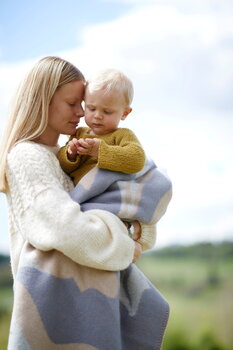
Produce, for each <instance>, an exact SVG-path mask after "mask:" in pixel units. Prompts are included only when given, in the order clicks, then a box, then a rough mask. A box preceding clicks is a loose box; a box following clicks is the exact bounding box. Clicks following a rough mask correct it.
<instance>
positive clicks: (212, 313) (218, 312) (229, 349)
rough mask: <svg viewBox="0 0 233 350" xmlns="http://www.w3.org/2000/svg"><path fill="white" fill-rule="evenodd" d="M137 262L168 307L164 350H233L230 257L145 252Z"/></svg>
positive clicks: (231, 266) (231, 269) (231, 268)
mask: <svg viewBox="0 0 233 350" xmlns="http://www.w3.org/2000/svg"><path fill="white" fill-rule="evenodd" d="M138 265H139V267H140V268H141V269H142V271H143V272H144V273H145V275H147V276H148V278H149V279H150V280H151V281H152V283H154V285H155V286H156V287H157V288H158V289H159V290H160V291H161V293H162V294H163V295H164V296H165V298H166V299H167V300H168V302H169V304H170V307H171V314H170V319H169V323H168V328H167V331H166V336H165V341H164V350H175V349H176V345H175V344H178V345H177V346H178V347H177V349H179V350H186V349H187V350H189V349H190V350H196V349H198V350H233V332H232V330H233V317H232V315H233V281H232V280H231V276H232V272H233V261H232V259H227V260H225V261H223V260H217V261H216V260H212V259H197V258H187V257H185V258H182V257H181V258H166V259H165V258H155V257H154V256H153V258H152V257H151V255H149V254H148V255H146V254H145V255H144V257H143V258H142V259H141V261H140V262H139V263H138Z"/></svg>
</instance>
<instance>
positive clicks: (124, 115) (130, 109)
mask: <svg viewBox="0 0 233 350" xmlns="http://www.w3.org/2000/svg"><path fill="white" fill-rule="evenodd" d="M131 112H132V108H131V107H127V108H126V109H125V110H124V113H123V115H122V117H121V120H125V118H126V117H127V115H128V114H129V113H131Z"/></svg>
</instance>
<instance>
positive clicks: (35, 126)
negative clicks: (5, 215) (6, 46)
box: [0, 56, 84, 193]
mask: <svg viewBox="0 0 233 350" xmlns="http://www.w3.org/2000/svg"><path fill="white" fill-rule="evenodd" d="M74 80H83V81H84V76H83V74H82V73H81V72H80V71H79V70H78V69H77V68H76V67H75V66H74V65H72V64H71V63H69V62H67V61H65V60H63V59H61V58H60V57H54V56H48V57H44V58H42V59H41V60H39V61H38V62H37V63H36V64H35V65H34V67H33V68H32V69H31V71H30V72H29V73H28V74H27V76H26V77H25V79H24V80H23V81H22V82H21V84H20V86H19V88H18V90H17V91H16V94H15V96H14V99H13V105H12V108H11V112H10V115H9V119H8V123H7V126H6V129H5V133H4V135H3V138H2V141H1V145H0V192H5V193H6V192H7V190H8V184H7V179H6V164H7V155H8V153H9V152H10V150H11V149H12V147H13V146H14V145H16V144H17V143H19V142H22V141H26V140H33V139H35V138H37V137H39V136H40V135H41V134H42V133H43V131H44V130H45V129H46V127H47V124H48V110H49V104H50V101H51V99H52V97H53V95H54V93H55V92H56V90H57V89H58V88H59V87H60V86H62V85H65V84H67V83H70V82H72V81H74Z"/></svg>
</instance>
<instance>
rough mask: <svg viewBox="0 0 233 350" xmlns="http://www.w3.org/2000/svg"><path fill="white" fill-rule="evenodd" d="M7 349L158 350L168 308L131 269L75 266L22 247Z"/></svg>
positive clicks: (57, 254)
mask: <svg viewBox="0 0 233 350" xmlns="http://www.w3.org/2000/svg"><path fill="white" fill-rule="evenodd" d="M14 298H15V299H14V307H13V313H12V322H11V328H10V336H9V343H8V350H42V349H43V350H159V349H161V344H162V340H163V335H164V331H165V328H166V324H167V320H168V313H169V306H168V304H167V301H166V300H165V299H164V298H163V296H162V295H161V294H160V293H159V292H158V291H157V289H156V288H155V287H154V286H153V285H152V284H151V283H150V281H149V280H148V279H147V278H146V277H145V276H144V275H143V273H142V272H141V271H140V270H139V269H138V268H137V267H136V266H135V265H134V264H132V265H130V266H129V267H128V268H127V269H126V270H124V271H121V272H109V271H101V270H97V269H92V268H89V267H85V266H81V265H79V264H77V263H75V262H73V261H72V260H70V259H69V258H68V257H66V256H64V255H63V254H62V253H60V252H58V251H56V250H53V251H49V252H42V251H39V250H37V249H35V248H34V247H32V246H31V245H30V244H29V243H25V245H24V248H23V250H22V253H21V258H20V263H19V269H18V273H17V278H16V279H15V284H14Z"/></svg>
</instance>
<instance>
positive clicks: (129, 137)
mask: <svg viewBox="0 0 233 350" xmlns="http://www.w3.org/2000/svg"><path fill="white" fill-rule="evenodd" d="M118 131H119V132H118V133H116V136H115V145H108V144H107V143H106V142H105V141H104V140H101V143H100V149H99V155H98V163H97V166H98V167H99V168H103V169H107V170H112V171H121V172H123V173H127V174H134V173H137V172H138V171H140V170H142V168H143V167H144V165H145V153H144V150H143V148H142V146H141V144H140V142H139V140H138V139H137V137H136V136H135V134H134V133H133V132H132V131H131V130H130V129H126V128H124V129H123V128H121V129H118Z"/></svg>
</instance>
